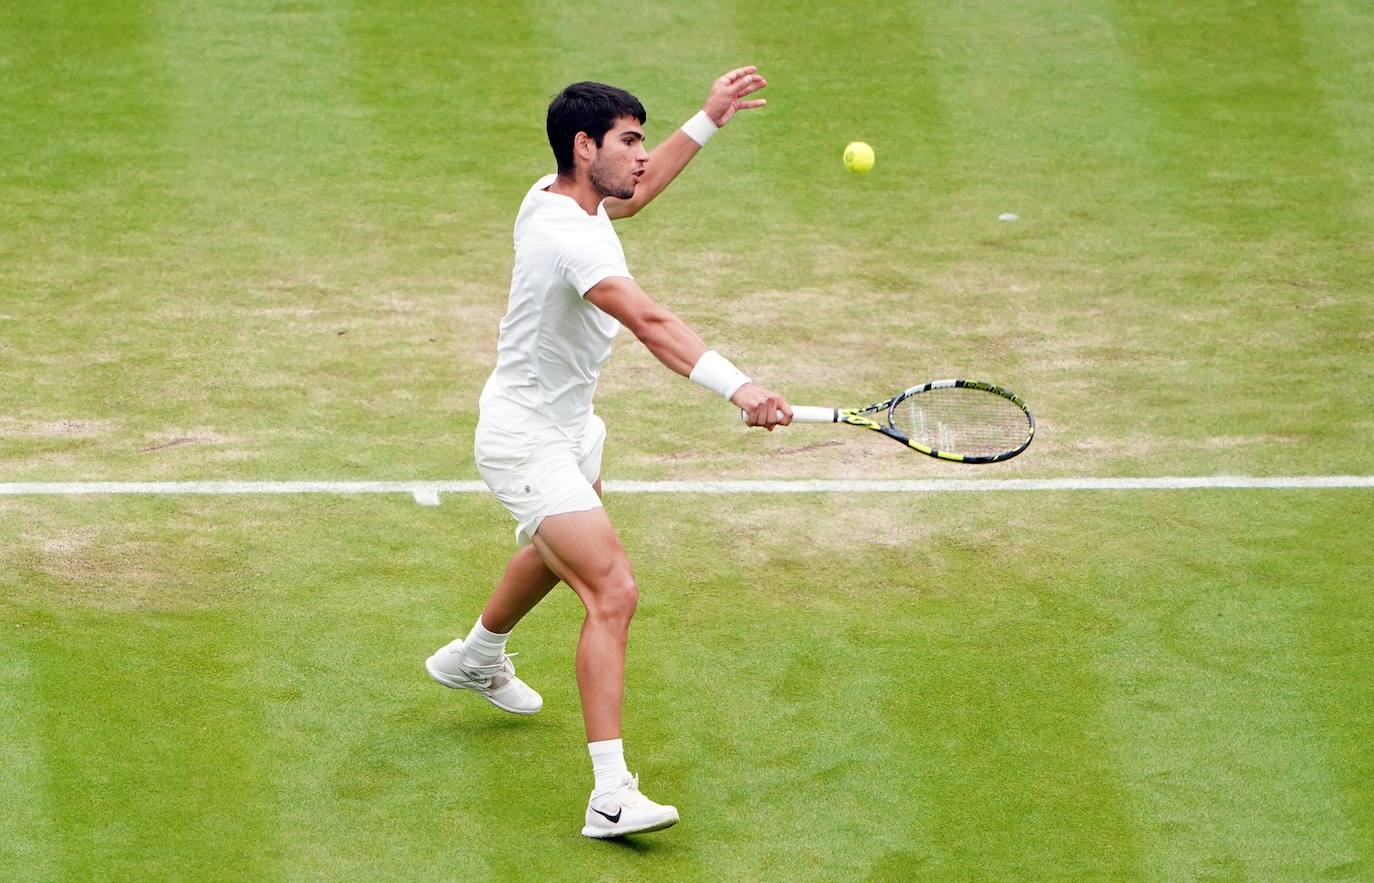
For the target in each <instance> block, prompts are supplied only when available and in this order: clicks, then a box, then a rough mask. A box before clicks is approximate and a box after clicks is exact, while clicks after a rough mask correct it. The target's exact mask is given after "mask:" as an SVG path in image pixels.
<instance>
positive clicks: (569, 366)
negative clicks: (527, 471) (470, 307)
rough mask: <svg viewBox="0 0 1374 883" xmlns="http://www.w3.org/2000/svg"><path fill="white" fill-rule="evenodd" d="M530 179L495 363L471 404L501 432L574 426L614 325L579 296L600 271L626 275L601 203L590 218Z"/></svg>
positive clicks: (579, 427) (584, 414)
mask: <svg viewBox="0 0 1374 883" xmlns="http://www.w3.org/2000/svg"><path fill="white" fill-rule="evenodd" d="M556 177H557V176H555V175H545V176H544V177H542V178H540V179H539V180H538V181H536V182H535V183H534V186H533V187H531V188H530V191H529V193H527V194H525V199H524V201H523V202H522V203H521V204H520V211H519V213H518V214H516V216H515V269H514V270H513V271H512V273H511V280H510V300H509V302H508V304H507V308H506V315H505V317H504V318H503V319H502V320H501V333H500V337H499V338H498V339H497V343H496V369H495V370H494V371H492V372H491V377H489V378H488V379H487V385H486V386H485V387H484V388H483V390H482V398H481V401H480V406H481V414H482V420H483V421H490V422H491V423H493V424H495V425H496V426H498V427H500V428H502V429H505V430H507V431H510V432H524V431H527V430H531V429H541V428H546V427H550V426H556V427H558V428H560V429H562V430H564V431H565V432H568V433H569V434H572V435H578V436H580V434H581V433H582V431H583V429H584V428H585V427H586V425H587V420H588V419H589V418H590V417H591V414H592V394H593V393H594V392H596V378H597V375H598V374H599V373H600V372H601V367H602V366H603V365H605V364H606V360H607V359H609V358H610V356H611V344H612V343H613V342H614V341H615V336H616V334H618V333H619V332H620V323H619V322H617V321H616V320H615V318H614V317H613V316H610V315H608V314H607V313H604V312H602V311H601V310H600V309H598V308H597V306H596V305H595V304H593V303H591V302H589V301H587V300H585V299H584V297H583V295H585V294H586V293H587V291H588V290H589V289H590V288H592V287H593V286H595V285H596V284H597V283H598V282H600V281H601V280H603V279H606V278H607V277H609V276H625V277H627V278H633V277H631V276H630V271H629V269H628V268H626V266H625V251H624V249H622V248H621V247H620V237H618V236H617V235H616V233H615V229H614V228H612V227H611V219H610V217H609V216H608V215H607V214H606V207H605V205H598V206H597V208H596V214H595V215H589V214H587V213H586V212H585V211H583V210H582V207H581V206H579V205H578V204H577V203H576V202H574V201H573V199H572V198H571V197H568V196H561V195H559V194H557V193H550V192H548V191H547V190H545V189H544V188H546V187H548V186H549V185H550V184H552V183H553V182H554V179H555V178H556Z"/></svg>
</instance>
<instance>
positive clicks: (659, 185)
mask: <svg viewBox="0 0 1374 883" xmlns="http://www.w3.org/2000/svg"><path fill="white" fill-rule="evenodd" d="M767 85H768V81H767V80H765V79H764V78H763V77H762V76H760V75H759V74H758V68H756V67H754V66H753V65H748V66H746V67H740V68H735V69H734V70H732V71H730V72H729V73H727V74H723V75H722V76H720V77H719V78H718V79H717V80H716V81H715V82H714V83H712V84H711V93H710V94H709V95H707V96H706V104H705V105H703V106H702V108H701V112H702V113H703V114H705V115H706V119H707V120H709V121H710V124H711V125H713V126H715V128H716V129H719V128H721V127H722V126H724V125H725V124H726V123H728V122H730V120H731V119H732V118H734V116H735V114H736V113H737V112H739V111H741V110H752V109H753V108H756V107H763V106H764V105H766V104H767V103H768V99H766V98H755V99H750V100H747V101H746V100H745V97H746V96H748V95H752V94H754V93H755V92H757V91H759V90H760V89H762V88H763V87H764V86H767ZM694 119H695V118H694ZM701 122H705V121H699V122H696V123H694V122H693V121H688V123H687V126H693V125H699V124H700V123H701ZM706 128H707V132H708V134H707V135H706V136H705V137H709V133H712V132H714V131H715V129H711V128H710V126H707V127H706ZM698 137H701V135H700V133H699V134H698ZM699 150H701V144H700V143H698V142H697V141H696V140H695V139H694V138H693V137H692V136H691V135H689V134H688V133H687V127H684V128H681V129H678V130H677V131H675V132H673V134H671V135H669V136H668V137H667V138H666V139H664V141H663V143H661V144H659V145H658V146H657V147H655V148H654V149H653V150H651V151H649V162H648V163H647V164H646V165H645V166H644V177H643V178H641V179H640V181H639V184H638V185H637V186H636V187H635V195H634V196H632V197H630V198H629V199H616V198H614V197H611V198H609V199H607V200H606V202H605V205H606V214H608V215H609V216H610V217H611V219H612V220H614V219H616V218H628V217H631V216H632V215H634V214H635V213H636V212H638V211H639V210H640V209H642V208H644V206H646V205H648V204H649V203H650V202H652V201H653V199H654V197H656V196H658V195H659V194H660V193H662V192H663V190H664V188H666V187H667V186H668V185H669V184H671V183H672V182H673V179H674V178H676V177H677V176H678V173H679V172H681V171H682V170H683V169H684V168H685V167H686V166H687V163H689V162H691V160H692V157H694V156H696V155H697V151H699Z"/></svg>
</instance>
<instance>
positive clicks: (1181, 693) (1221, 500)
mask: <svg viewBox="0 0 1374 883" xmlns="http://www.w3.org/2000/svg"><path fill="white" fill-rule="evenodd" d="M1254 499H1255V498H1254V496H1253V495H1252V494H1248V493H1242V492H1223V493H1209V492H1165V493H1150V494H1143V495H1140V496H1139V497H1136V496H1131V497H1123V496H1121V495H1113V494H1081V493H1080V494H1054V495H1037V496H1036V497H1034V498H1033V499H1028V498H1027V497H1025V496H1022V495H1015V494H1006V495H980V496H976V497H959V498H955V497H931V498H927V499H925V500H922V501H920V502H919V503H918V504H917V505H916V507H915V508H916V510H917V511H915V512H913V513H912V514H913V515H915V516H918V517H913V518H909V519H895V518H893V517H892V516H891V514H890V513H875V512H865V511H864V510H863V508H862V507H861V504H860V503H859V502H857V501H855V502H845V501H837V500H827V499H825V498H822V497H808V498H802V499H799V500H791V499H789V500H764V501H762V502H760V503H758V504H756V505H753V506H750V507H749V512H748V513H747V514H746V513H741V512H736V513H735V514H734V515H732V516H727V517H725V518H723V519H722V518H721V517H719V516H720V510H721V509H723V508H724V507H723V506H721V505H719V501H715V500H712V499H709V498H708V499H699V500H690V501H689V502H688V504H687V505H686V506H684V505H683V504H682V503H681V502H680V501H676V500H672V499H666V498H646V497H633V498H622V499H618V500H613V501H612V513H613V515H614V516H615V517H616V518H617V520H618V521H619V522H620V523H621V524H622V525H625V529H624V535H625V540H626V543H627V546H628V547H629V549H630V551H631V553H632V554H633V555H635V556H636V558H637V560H638V561H639V562H640V564H639V567H638V572H639V577H640V581H641V583H642V585H643V586H644V601H643V604H642V606H641V610H640V613H639V615H638V617H637V618H636V623H635V626H634V630H633V635H632V649H631V667H630V678H629V684H628V697H629V708H630V712H631V713H630V715H629V718H628V725H627V730H626V739H627V745H628V752H629V757H630V760H631V763H632V765H634V766H635V767H636V768H637V769H638V770H640V771H641V772H642V773H643V774H644V776H645V782H646V788H648V787H649V786H650V785H652V791H651V793H660V794H665V795H668V796H671V797H672V798H673V799H674V800H675V801H676V802H677V803H678V804H679V805H680V806H681V808H682V810H683V813H684V821H683V823H682V826H681V827H680V828H679V829H678V830H676V831H674V832H671V833H668V834H665V835H663V836H661V837H657V838H646V839H644V840H642V841H637V842H636V843H635V844H633V845H628V846H615V845H607V844H597V843H590V842H584V841H583V840H582V838H580V837H579V836H578V835H577V832H576V814H577V812H580V805H581V804H580V801H581V800H583V799H584V798H585V791H586V789H587V786H588V785H587V783H588V772H587V769H586V767H587V763H586V758H585V756H584V750H583V748H582V745H581V739H580V737H579V736H580V733H579V729H580V714H579V711H578V707H577V699H576V696H577V694H576V686H575V683H574V679H573V675H572V652H573V647H574V644H575V635H576V629H577V622H578V619H579V614H580V608H579V607H578V605H577V603H576V601H575V600H574V599H573V597H572V595H571V593H569V592H566V591H560V592H558V593H556V594H555V595H554V596H552V597H551V599H550V600H549V602H548V603H547V604H546V605H545V606H542V607H541V608H539V610H538V611H536V613H534V614H532V616H531V617H530V618H529V619H528V620H527V622H526V623H524V624H523V625H522V627H521V632H520V634H519V636H518V640H517V642H516V643H517V646H516V649H519V650H521V651H522V657H521V668H522V672H523V673H524V674H526V676H528V677H529V678H530V680H531V681H533V682H534V683H535V684H536V685H537V686H538V688H539V689H540V690H541V691H543V693H544V695H545V697H546V702H547V706H546V710H545V712H544V713H542V714H541V715H540V716H539V717H537V718H534V719H532V720H528V721H526V720H516V719H513V718H510V717H506V716H502V715H500V714H499V713H497V712H495V711H493V710H492V709H490V708H489V707H487V706H486V705H485V704H483V703H481V702H479V701H477V700H475V699H474V698H473V697H469V696H464V695H461V694H456V693H452V692H449V691H444V690H442V689H441V688H439V687H438V686H437V685H435V684H433V683H431V682H430V681H429V680H428V678H426V676H425V675H424V673H423V671H422V669H421V668H420V666H419V662H420V660H422V658H423V657H424V655H425V654H427V653H428V652H429V651H430V650H432V648H433V647H434V646H437V645H438V644H439V643H441V642H443V641H444V640H446V639H447V638H448V637H449V636H450V635H451V633H452V632H454V631H455V630H459V629H460V628H461V626H462V625H464V623H465V620H466V619H467V618H468V617H469V616H470V615H471V611H472V610H473V609H474V608H475V606H476V605H478V604H480V602H481V600H482V598H483V597H484V593H485V591H486V589H487V586H488V584H489V582H490V579H491V578H492V576H493V575H494V574H495V573H496V572H497V571H498V569H499V567H500V565H501V562H502V555H503V552H504V550H503V549H502V548H501V546H500V544H499V543H497V542H494V538H495V537H496V536H499V535H500V534H502V533H504V530H505V525H504V515H503V513H501V512H499V511H498V510H497V507H496V506H495V505H494V504H492V503H490V502H489V501H487V500H483V499H480V498H459V499H452V500H450V501H448V502H446V503H445V505H444V506H442V507H440V508H438V509H429V510H425V509H417V508H416V507H414V506H413V505H412V504H411V503H409V502H408V501H404V500H403V499H395V500H366V499H353V500H342V501H339V502H335V503H320V502H318V501H290V500H275V499H273V500H231V501H218V500H216V501H213V502H202V501H196V500H194V499H187V500H143V501H139V502H137V503H134V504H129V503H127V502H125V501H122V500H118V499H108V500H77V501H70V502H66V501H58V502H54V503H50V504H48V505H46V506H45V507H44V509H43V511H42V512H41V513H40V520H39V523H37V524H33V525H26V524H24V523H23V518H24V517H25V516H28V515H31V514H33V511H34V509H35V507H33V506H31V505H28V504H19V503H15V502H8V503H6V504H4V507H3V509H0V526H3V528H4V529H5V531H6V533H7V534H8V535H12V536H17V537H18V542H16V543H15V544H13V545H12V546H11V547H10V548H9V550H8V551H7V552H6V553H5V555H4V557H3V558H0V565H3V570H0V572H3V573H5V574H13V573H17V572H23V573H25V574H26V576H25V578H24V579H23V580H22V581H21V580H19V579H13V578H9V577H6V578H5V579H4V581H3V582H0V585H3V586H4V591H5V599H6V600H5V602H4V605H3V608H0V609H3V616H4V625H5V628H6V631H7V632H10V633H11V634H12V635H13V640H6V642H5V643H4V645H3V646H4V650H3V671H4V675H5V677H4V683H5V684H6V685H7V690H6V694H5V695H6V696H13V697H17V698H14V699H12V700H11V701H12V704H13V707H14V709H15V711H16V712H17V713H18V714H17V718H16V719H17V720H18V722H19V732H20V733H21V734H23V738H22V739H21V740H19V741H17V742H16V743H15V744H13V745H11V746H10V748H9V753H11V754H13V755H14V756H15V758H14V759H15V760H16V761H17V762H15V763H7V764H5V769H6V770H7V772H6V776H7V778H8V780H9V781H8V782H7V783H6V784H7V786H8V787H7V791H8V792H9V793H22V794H25V795H28V798H27V799H26V800H24V801H23V802H21V803H19V804H18V805H15V804H13V803H11V804H10V805H9V806H8V808H7V810H6V812H5V814H3V815H0V821H3V832H4V834H5V835H6V836H5V837H4V838H3V842H5V843H6V848H7V858H8V860H9V861H11V862H14V863H17V862H18V861H20V857H21V856H22V855H24V854H30V855H40V856H45V857H46V860H47V861H48V862H50V863H51V865H52V866H53V869H54V871H55V873H54V874H53V876H55V877H67V878H83V877H89V876H115V877H121V878H127V879H139V878H146V877H148V876H166V875H185V876H196V877H200V876H209V877H217V878H218V877H225V878H240V879H242V878H245V877H251V878H254V879H262V878H267V879H272V878H284V877H292V878H298V877H311V878H315V877H329V878H338V877H351V878H359V877H375V876H379V875H381V874H383V873H388V872H399V873H400V874H401V875H402V876H406V877H416V878H419V877H431V878H432V877H440V878H451V877H454V876H458V875H460V874H463V875H466V874H467V873H469V872H471V873H472V874H475V875H478V876H496V877H502V878H519V879H548V878H560V879H585V878H586V877H589V876H595V875H598V874H604V873H611V874H612V875H614V876H622V877H626V878H636V879H638V878H653V877H665V876H668V877H684V876H685V877H693V878H717V877H730V878H744V879H777V878H781V877H788V878H805V879H837V878H845V879H852V878H861V879H862V878H865V877H872V878H874V879H890V878H893V877H910V876H919V877H925V878H931V879H944V878H949V877H965V876H977V877H999V878H1024V877H1028V876H1050V877H1061V878H1075V879H1081V878H1083V877H1102V878H1114V879H1121V878H1131V877H1140V878H1160V877H1167V878H1175V879H1190V878H1197V877H1203V876H1211V875H1216V874H1220V875H1221V876H1237V877H1243V878H1252V879H1253V878H1284V879H1314V878H1319V877H1323V876H1331V877H1334V878H1336V879H1355V878H1361V877H1367V876H1368V875H1369V873H1370V872H1371V866H1370V864H1369V856H1370V846H1371V840H1370V835H1371V834H1372V833H1374V801H1371V796H1370V793H1369V791H1368V789H1367V788H1366V787H1365V784H1366V783H1367V782H1368V778H1369V775H1370V774H1371V772H1374V752H1372V751H1371V750H1370V747H1369V744H1368V740H1366V739H1364V738H1363V736H1362V728H1363V725H1365V724H1367V723H1368V722H1369V720H1370V715H1371V712H1374V709H1372V708H1371V706H1370V700H1371V692H1370V688H1371V681H1370V677H1369V674H1368V667H1367V666H1366V665H1364V664H1363V662H1364V656H1365V653H1364V651H1363V649H1362V647H1363V643H1364V636H1365V635H1367V633H1368V628H1369V625H1370V620H1371V617H1374V605H1371V603H1370V600H1369V596H1368V594H1367V593H1365V592H1362V591H1361V589H1360V587H1361V586H1364V585H1367V584H1368V581H1369V579H1370V578H1371V576H1374V557H1371V554H1370V551H1369V548H1368V544H1367V543H1364V542H1363V541H1362V540H1361V538H1359V537H1356V536H1354V535H1352V533H1351V532H1349V531H1347V530H1344V529H1343V528H1342V525H1345V524H1349V523H1357V522H1361V521H1363V520H1366V519H1368V518H1369V517H1371V515H1374V501H1371V499H1370V498H1369V496H1368V495H1367V494H1365V493H1363V492H1360V491H1353V492H1347V493H1334V494H1327V495H1323V494H1319V493H1311V492H1291V493H1271V494H1268V495H1266V496H1265V497H1264V502H1265V504H1266V505H1265V506H1264V508H1263V509H1262V510H1260V511H1258V512H1256V511H1255V507H1254V506H1253V503H1254ZM732 508H735V509H738V508H739V507H732ZM670 520H671V521H673V522H674V523H675V529H674V530H673V531H672V533H671V536H669V535H667V534H666V532H665V531H664V530H662V529H661V526H662V524H663V523H664V522H666V521H670ZM831 520H834V521H837V522H841V523H844V524H846V525H847V526H848V528H849V529H850V530H852V531H854V532H856V533H858V534H859V535H860V536H861V537H865V536H866V537H867V539H866V540H861V541H860V542H861V545H860V546H859V547H858V549H857V550H856V547H855V545H854V544H853V543H852V542H851V541H852V539H853V538H852V537H851V536H849V535H848V534H847V533H843V532H842V533H839V534H837V535H835V536H831V537H827V536H826V533H825V531H824V530H817V529H816V528H817V527H818V526H819V525H822V524H824V523H826V522H828V521H831ZM884 520H886V521H890V522H891V525H890V528H889V530H888V531H887V532H886V533H885V534H877V536H881V537H883V540H882V541H881V542H879V541H877V540H875V539H873V538H872V537H873V536H874V534H872V533H871V531H872V529H873V527H874V526H875V524H876V523H880V522H882V521H884ZM740 522H747V523H749V524H752V525H753V526H754V527H755V528H756V529H757V530H758V531H759V533H758V535H757V536H755V537H753V538H752V542H749V543H748V544H746V545H735V544H734V543H733V542H732V540H733V538H735V537H737V536H738V535H739V530H740ZM1080 522H1090V523H1092V524H1094V525H1095V526H1096V529H1094V530H1091V531H1085V530H1082V529H1080V528H1079V527H1078V526H1077V525H1078V523H1080ZM286 524H291V525H294V527H293V528H291V529H289V530H283V529H281V526H282V525H286ZM71 525H83V527H79V528H73V527H71ZM91 525H101V526H99V527H92V526H91ZM799 532H802V533H804V535H805V536H806V537H807V544H806V547H805V548H803V549H800V550H799V549H798V547H797V543H796V537H797V535H798V533H799ZM936 538H938V539H939V542H934V541H932V540H934V539H936ZM231 553H232V554H231ZM841 562H849V564H850V565H851V567H852V569H849V568H847V567H845V566H844V565H843V564H842V563H841ZM16 688H17V692H16ZM21 867H23V866H22V865H19V864H11V865H9V867H8V868H7V873H6V874H5V875H6V876H14V871H16V870H17V869H19V868H21Z"/></svg>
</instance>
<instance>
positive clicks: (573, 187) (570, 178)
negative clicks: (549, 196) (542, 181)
mask: <svg viewBox="0 0 1374 883" xmlns="http://www.w3.org/2000/svg"><path fill="white" fill-rule="evenodd" d="M548 190H549V192H550V193H557V194H558V195H559V196H566V197H568V198H569V199H571V200H572V201H573V202H575V203H577V204H578V206H579V207H581V209H582V210H583V211H584V212H586V213H587V214H589V215H594V214H596V210H597V208H598V207H599V206H600V205H601V200H602V198H603V197H602V196H601V194H600V193H597V192H596V188H595V187H593V186H592V182H591V180H590V179H589V178H588V176H587V174H586V173H585V172H583V173H581V174H578V173H576V172H574V173H573V174H572V175H564V174H562V173H560V174H559V175H558V177H557V178H554V181H553V183H552V184H550V185H549V187H548Z"/></svg>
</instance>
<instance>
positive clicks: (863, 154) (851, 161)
mask: <svg viewBox="0 0 1374 883" xmlns="http://www.w3.org/2000/svg"><path fill="white" fill-rule="evenodd" d="M844 167H845V168H846V169H849V170H850V171H851V172H853V173H854V174H856V175H862V174H863V173H864V172H867V171H868V170H869V169H871V168H873V148H872V147H869V146H868V145H867V144H865V143H863V142H862V141H853V142H851V143H850V144H849V146H848V147H846V148H845V149H844Z"/></svg>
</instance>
